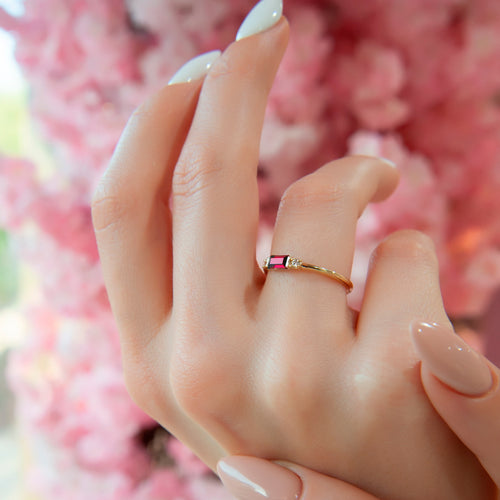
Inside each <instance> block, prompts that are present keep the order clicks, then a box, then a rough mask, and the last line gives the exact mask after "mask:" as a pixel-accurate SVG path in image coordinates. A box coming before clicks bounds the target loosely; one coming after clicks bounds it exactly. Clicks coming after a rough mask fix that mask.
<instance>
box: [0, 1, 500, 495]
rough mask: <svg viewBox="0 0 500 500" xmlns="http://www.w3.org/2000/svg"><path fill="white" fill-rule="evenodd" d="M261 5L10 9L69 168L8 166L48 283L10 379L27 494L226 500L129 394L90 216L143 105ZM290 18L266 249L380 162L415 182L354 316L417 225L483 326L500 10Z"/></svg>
mask: <svg viewBox="0 0 500 500" xmlns="http://www.w3.org/2000/svg"><path fill="white" fill-rule="evenodd" d="M252 6H253V1H252V0H203V1H201V0H198V1H196V0H140V1H139V0H106V1H102V0H45V1H44V2H40V1H37V0H25V2H24V8H25V11H24V14H23V15H22V16H21V17H12V16H10V15H9V14H8V13H7V12H6V11H4V10H3V9H1V8H0V27H2V28H3V29H5V30H8V31H10V32H12V33H13V34H14V36H15V37H16V40H17V47H16V58H17V60H18V61H19V63H20V64H21V66H22V68H23V72H24V75H25V77H26V79H27V80H28V82H29V85H30V108H31V112H32V114H33V117H34V119H35V122H36V125H37V129H38V131H39V133H40V134H41V136H42V137H43V138H44V140H45V141H46V142H47V144H48V145H49V147H50V151H51V155H52V157H53V159H54V162H55V165H56V166H57V170H56V172H54V173H53V175H49V176H47V175H41V174H40V169H39V168H38V166H37V165H35V164H33V163H32V162H31V161H28V160H26V159H23V158H13V157H5V156H3V157H0V199H1V200H2V205H1V210H0V228H3V229H4V230H6V231H7V232H8V234H9V238H10V240H11V242H12V245H13V246H14V248H15V253H16V255H17V258H18V259H19V260H20V261H21V262H23V263H25V264H28V265H29V266H31V268H32V269H34V270H35V272H36V274H37V276H38V277H39V280H40V283H41V286H42V288H43V299H42V300H37V301H36V303H33V304H30V305H29V306H28V307H26V310H25V311H24V315H25V317H26V318H28V321H29V325H30V335H29V336H28V341H27V342H26V344H25V345H23V346H22V347H21V348H19V349H17V350H16V351H15V352H14V353H13V354H12V355H11V359H10V365H9V380H10V384H11V386H12V388H13V390H14V392H15V394H16V398H17V411H18V418H19V422H20V425H21V427H22V432H23V435H24V436H25V438H26V442H28V443H29V456H30V457H29V463H30V469H29V473H28V483H27V484H28V487H29V488H31V489H32V490H33V491H36V492H37V493H38V494H39V496H40V497H41V498H46V499H50V500H58V499H64V500H68V499H70V500H77V499H80V498H81V499H88V498H96V499H99V500H115V499H116V500H118V499H120V500H129V499H130V500H141V499H144V500H146V499H150V500H170V499H172V500H173V499H180V500H197V499H200V500H201V499H210V498H214V499H215V498H217V499H221V500H222V499H224V498H228V495H227V494H226V493H225V492H224V491H223V490H222V489H221V486H220V484H219V483H218V481H217V480H216V478H215V477H214V476H213V474H212V473H211V472H210V471H209V470H208V469H207V468H206V467H205V466H204V465H203V464H201V462H199V461H198V460H197V459H196V457H194V456H193V455H192V454H191V453H190V452H189V450H187V449H186V448H185V447H184V446H183V445H181V444H180V443H179V442H178V441H176V440H175V439H174V438H173V437H171V436H170V435H169V434H168V433H167V432H166V431H164V430H163V429H161V428H159V427H158V426H156V425H155V423H154V422H153V421H152V420H151V419H149V418H148V417H147V416H146V415H144V414H143V413H142V412H141V411H140V410H139V409H138V408H137V407H135V405H134V404H133V403H132V401H131V400H130V399H129V397H128V395H127V393H126V390H125V386H124V383H123V379H122V375H121V366H120V355H119V343H118V338H117V331H116V327H115V325H114V323H113V319H112V317H111V314H110V309H109V304H108V301H107V297H106V292H105V289H104V285H103V281H102V276H101V272H100V268H99V262H98V254H97V249H96V244H95V240H94V235H93V231H92V226H91V217H90V206H89V203H90V199H91V196H92V193H93V190H94V188H95V186H96V183H97V181H98V179H99V177H100V175H101V174H102V172H103V170H104V169H105V168H106V164H107V162H108V160H109V158H110V156H111V154H112V152H113V148H114V146H115V144H116V142H117V140H118V137H119V135H120V132H121V130H122V129H123V127H124V125H125V123H126V121H127V119H128V117H129V115H130V114H131V112H132V111H133V110H134V108H135V107H136V106H138V105H139V104H140V103H141V101H142V100H143V99H145V98H146V97H147V96H149V95H150V94H151V93H153V92H155V91H157V90H158V89H159V88H161V87H162V86H163V85H165V84H166V83H167V82H168V80H169V79H170V77H171V76H172V75H173V73H174V72H175V71H176V70H177V69H178V68H179V67H180V66H181V65H182V64H183V63H184V62H186V61H187V60H188V59H190V58H191V57H193V56H195V55H197V54H199V53H202V52H206V51H209V50H214V49H223V48H224V47H226V46H227V45H228V44H229V43H230V42H231V41H232V40H233V39H234V36H235V34H236V31H237V28H238V26H239V24H240V23H241V21H242V20H243V18H244V17H245V15H246V13H247V12H248V11H249V10H250V9H251V7H252ZM284 11H285V14H286V15H287V17H288V19H289V20H290V24H291V27H292V32H291V40H290V45H289V48H288V51H287V53H286V55H285V58H284V61H283V63H282V65H281V68H280V70H279V72H278V75H277V78H276V82H275V86H274V88H273V90H272V92H271V95H270V99H269V105H268V108H267V115H266V121H265V125H264V133H263V136H262V144H261V160H260V167H259V180H260V194H261V212H262V224H261V239H260V244H259V248H258V253H261V254H262V255H263V254H265V253H266V252H265V250H266V248H268V247H269V238H270V234H271V230H272V229H271V228H272V223H273V220H274V215H275V213H276V209H277V205H278V202H279V198H280V196H281V194H282V192H283V191H284V189H285V188H286V187H287V186H288V185H289V184H290V183H291V182H293V181H294V180H296V179H298V178H299V177H301V176H302V175H304V174H307V173H309V172H311V171H313V170H315V169H316V168H318V167H319V166H320V165H322V164H323V163H324V162H326V161H329V160H331V159H333V158H336V157H340V156H343V155H345V154H354V153H360V154H370V155H377V156H383V157H387V158H389V159H391V160H393V161H394V162H396V163H397V165H398V168H399V169H400V171H401V175H402V180H401V183H400V185H399V187H398V189H397V190H396V192H395V194H394V195H393V196H392V197H391V198H390V199H389V201H387V202H386V203H383V204H381V205H373V206H371V207H370V208H369V210H368V211H367V213H366V214H365V215H364V216H363V217H362V219H361V221H360V226H359V231H358V247H359V250H358V252H357V255H356V258H355V265H354V270H353V281H354V282H355V284H356V288H355V290H358V293H357V295H355V296H354V297H353V305H356V303H359V301H360V298H361V293H362V281H363V276H364V273H365V272H366V267H367V262H368V258H369V255H370V252H371V250H372V249H373V248H374V247H375V245H376V244H377V243H378V242H379V241H380V240H381V239H382V238H383V237H384V236H386V235H387V234H389V233H390V232H392V231H394V230H397V229H400V228H415V229H419V230H422V231H424V232H426V233H427V234H429V235H430V236H431V237H432V238H433V240H434V242H435V243H436V247H437V251H438V255H439V258H440V264H441V283H442V290H443V294H444V299H445V305H446V308H447V311H448V312H449V314H450V315H451V316H452V317H453V318H455V319H458V320H460V319H463V318H470V317H479V316H480V315H481V314H482V313H483V311H484V310H485V308H486V307H487V305H488V302H489V300H490V297H491V295H492V293H493V292H494V290H496V289H497V288H498V287H499V286H500V217H499V214H500V196H499V194H498V193H500V2H498V0H469V1H466V0H357V1H355V2H353V1H352V0H312V1H305V0H285V6H284ZM7 274H8V273H5V275H7ZM4 288H5V286H4V287H3V288H2V290H3V289H4ZM360 291H361V293H360Z"/></svg>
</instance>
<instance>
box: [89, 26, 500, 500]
mask: <svg viewBox="0 0 500 500" xmlns="http://www.w3.org/2000/svg"><path fill="white" fill-rule="evenodd" d="M288 32H289V28H288V24H287V22H286V19H284V18H282V19H281V20H280V21H279V22H278V23H277V24H276V25H275V26H274V27H273V28H271V29H269V30H267V31H266V32H264V33H260V34H258V35H254V36H251V37H248V38H245V39H243V40H240V41H239V42H236V43H234V44H232V45H231V46H229V47H228V49H227V50H226V51H225V52H224V54H223V55H222V57H221V58H220V59H218V60H217V61H216V62H215V63H214V65H213V67H212V68H211V70H210V72H209V74H208V75H207V76H206V78H205V79H203V80H198V81H194V82H190V83H182V84H175V85H171V86H167V87H165V88H163V89H162V90H160V91H159V92H158V93H157V94H155V95H154V96H152V97H151V98H150V99H149V100H148V101H147V102H145V103H144V104H143V105H141V106H140V107H139V108H138V109H137V110H136V111H135V112H134V114H133V116H132V117H131V119H130V120H129V122H128V124H127V126H126V129H125V131H124V133H123V135H122V137H121V139H120V142H119V144H118V146H117V148H116V151H115V153H114V155H113V158H112V160H111V163H110V165H109V168H108V170H107V171H106V173H105V175H104V177H103V179H102V181H101V183H100V184H99V187H98V189H97V191H96V194H95V196H94V199H93V203H92V214H93V221H94V227H95V230H96V235H97V241H98V245H99V251H100V256H101V261H102V268H103V273H104V278H105V282H106V286H107V290H108V295H109V299H110V303H111V307H112V310H113V314H114V316H115V318H116V322H117V325H118V328H119V331H120V335H121V342H122V353H123V367H124V373H125V379H126V383H127V387H128V389H129V392H130V394H131V396H132V398H133V399H134V400H135V401H136V402H137V404H138V405H139V406H140V407H141V408H143V409H144V410H145V411H146V412H147V413H149V414H150V415H151V416H152V417H153V418H155V419H156V420H157V421H158V422H159V423H160V424H161V425H163V426H164V427H165V428H167V429H168V430H169V431H171V432H172V433H173V434H174V435H176V436H177V437H178V438H179V439H180V440H181V441H183V442H184V443H186V444H187V445H188V446H189V447H190V448H192V449H193V450H194V451H195V452H196V453H197V454H198V456H199V457H200V458H201V459H202V460H203V461H205V462H206V463H207V464H208V465H209V466H210V467H211V468H212V469H214V470H215V468H216V464H217V461H218V460H219V459H221V458H222V457H224V456H227V455H234V454H244V455H253V456H256V457H262V458H267V459H276V460H287V461H291V462H295V463H298V464H301V465H302V466H305V467H308V468H311V469H314V470H316V471H318V472H321V473H324V474H328V475H331V476H334V477H337V478H341V479H343V480H345V481H348V482H349V483H352V484H354V485H357V486H358V487H360V488H362V489H364V490H366V491H369V492H371V493H372V494H374V495H378V496H380V497H382V498H386V499H398V500H414V499H415V500H416V499H422V498H436V499H437V498H439V499H444V500H446V499H457V498H460V499H478V498H481V499H483V498H484V499H488V498H492V496H491V492H492V484H491V480H490V478H489V477H488V475H487V474H486V472H485V471H484V469H483V467H482V466H481V464H480V463H479V461H478V460H477V458H476V457H475V456H474V455H473V453H471V452H470V451H469V450H468V449H467V448H466V446H464V445H463V444H462V442H461V441H460V440H459V439H458V438H457V436H456V435H455V434H454V433H453V432H452V431H451V430H450V429H449V428H448V427H447V425H446V424H445V423H444V422H443V420H442V419H441V418H440V416H439V415H438V413H437V412H436V410H435V409H434V408H433V406H432V405H431V403H430V402H429V400H428V398H427V396H426V394H425V392H424V390H423V387H422V384H421V382H420V367H419V363H418V359H417V357H416V355H415V352H414V350H413V348H412V345H411V341H410V337H409V334H408V332H409V325H410V323H411V322H412V321H414V320H415V319H421V320H425V321H429V322H438V323H440V324H445V325H446V324H449V320H448V318H447V316H446V313H445V311H444V308H443V303H442V299H441V294H440V289H439V279H438V266H437V259H436V256H435V252H434V247H433V244H432V242H431V241H430V240H429V239H428V238H427V237H426V236H424V235H423V234H421V233H418V232H415V231H403V232H398V233H395V234H393V235H392V236H390V237H389V238H387V239H386V240H385V241H384V242H382V243H381V244H380V245H379V247H378V248H377V249H376V251H375V252H374V255H373V258H372V261H371V266H370V270H369V274H368V276H367V282H366V291H365V296H364V300H363V305H362V308H361V311H360V312H359V317H356V316H357V315H355V314H353V313H352V311H351V310H350V309H349V308H348V306H347V300H346V292H345V289H344V287H343V286H342V285H340V284H339V283H337V282H335V281H333V280H331V279H329V278H327V277H325V276H321V275H319V274H314V273H309V272H298V271H296V272H292V271H290V272H270V273H269V274H268V275H267V277H266V276H265V275H264V273H263V271H262V270H261V268H260V263H258V262H257V261H256V259H255V247H256V238H257V227H258V207H259V202H258V192H257V165H258V158H259V141H260V134H261V128H262V123H263V119H264V110H265V106H266V100H267V96H268V92H269V90H270V87H271V85H272V82H273V79H274V75H275V73H276V70H277V68H278V66H279V63H280V60H281V57H282V55H283V53H284V51H285V48H286V45H287V40H288ZM397 182H398V173H397V170H396V169H395V168H394V167H391V166H390V165H389V164H387V163H385V162H384V161H381V160H380V159H376V158H370V157H359V156H358V157H348V158H343V159H340V160H336V161H333V162H331V163H328V164H327V165H324V166H323V167H321V168H319V169H318V170H317V171H316V172H315V173H313V174H311V175H309V176H307V177H304V178H303V179H300V180H299V181H297V182H296V183H294V184H292V185H291V186H290V187H289V188H288V190H287V191H286V193H285V194H284V196H283V198H282V202H281V205H280V210H279V214H278V218H277V222H276V227H275V232H274V237H273V243H272V253H275V254H279V253H285V254H291V255H294V256H297V257H300V258H302V259H303V260H304V261H306V262H312V263H315V264H318V265H321V266H324V267H326V268H329V269H334V270H336V271H337V272H339V273H341V274H343V275H345V276H349V275H350V268H351V264H352V259H353V252H354V233H355V227H356V221H357V219H358V217H359V215H360V214H361V213H362V212H363V210H364V208H365V206H366V205H367V204H368V203H369V202H377V201H382V200H384V199H385V198H386V197H388V196H389V195H390V193H391V192H392V191H393V190H394V188H395V187H396V185H397ZM170 197H171V201H172V202H171V205H170V206H169V199H170ZM443 478H445V479H443ZM430 492H432V494H433V495H434V496H430V495H429V493H430Z"/></svg>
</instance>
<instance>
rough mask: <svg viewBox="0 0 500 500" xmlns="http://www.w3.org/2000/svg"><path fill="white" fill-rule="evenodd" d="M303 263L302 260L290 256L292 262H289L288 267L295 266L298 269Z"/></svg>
mask: <svg viewBox="0 0 500 500" xmlns="http://www.w3.org/2000/svg"><path fill="white" fill-rule="evenodd" d="M301 264H302V262H301V261H300V260H299V259H296V258H294V257H292V258H290V262H289V263H288V267H293V268H295V269H297V268H298V267H300V265H301Z"/></svg>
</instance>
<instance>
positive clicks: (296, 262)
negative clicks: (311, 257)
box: [262, 255, 353, 293]
mask: <svg viewBox="0 0 500 500" xmlns="http://www.w3.org/2000/svg"><path fill="white" fill-rule="evenodd" d="M262 267H263V269H264V271H265V272H266V273H267V271H269V270H270V269H304V270H305V271H316V272H318V273H321V274H324V275H325V276H328V277H329V278H333V279H334V280H336V281H338V282H339V283H341V284H342V285H344V286H345V288H346V290H347V293H351V291H352V288H353V284H352V281H351V280H350V279H348V278H346V277H345V276H342V275H341V274H339V273H337V272H335V271H331V270H330V269H326V268H324V267H320V266H315V265H313V264H307V263H306V262H302V261H301V260H300V259H297V258H296V257H292V256H291V255H270V256H269V257H268V258H267V259H266V260H265V261H264V265H263V266H262Z"/></svg>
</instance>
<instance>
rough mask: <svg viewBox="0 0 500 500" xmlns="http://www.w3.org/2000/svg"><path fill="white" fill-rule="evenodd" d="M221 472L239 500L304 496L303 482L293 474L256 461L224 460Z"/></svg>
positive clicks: (221, 461) (253, 459)
mask: <svg viewBox="0 0 500 500" xmlns="http://www.w3.org/2000/svg"><path fill="white" fill-rule="evenodd" d="M217 472H218V474H219V477H220V479H221V481H222V482H223V483H224V486H225V487H226V488H227V490H228V491H229V492H230V493H231V494H232V495H234V496H235V497H236V498H238V500H264V499H266V500H297V499H298V498H300V494H301V492H302V481H301V480H300V478H299V477H298V476H297V475H296V474H295V473H293V472H292V471H291V470H289V469H286V468H285V467H281V466H280V465H277V464H275V463H273V462H268V461H265V460H260V459H258V458H254V457H242V456H231V457H226V458H223V459H222V460H220V461H219V463H218V464H217Z"/></svg>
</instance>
